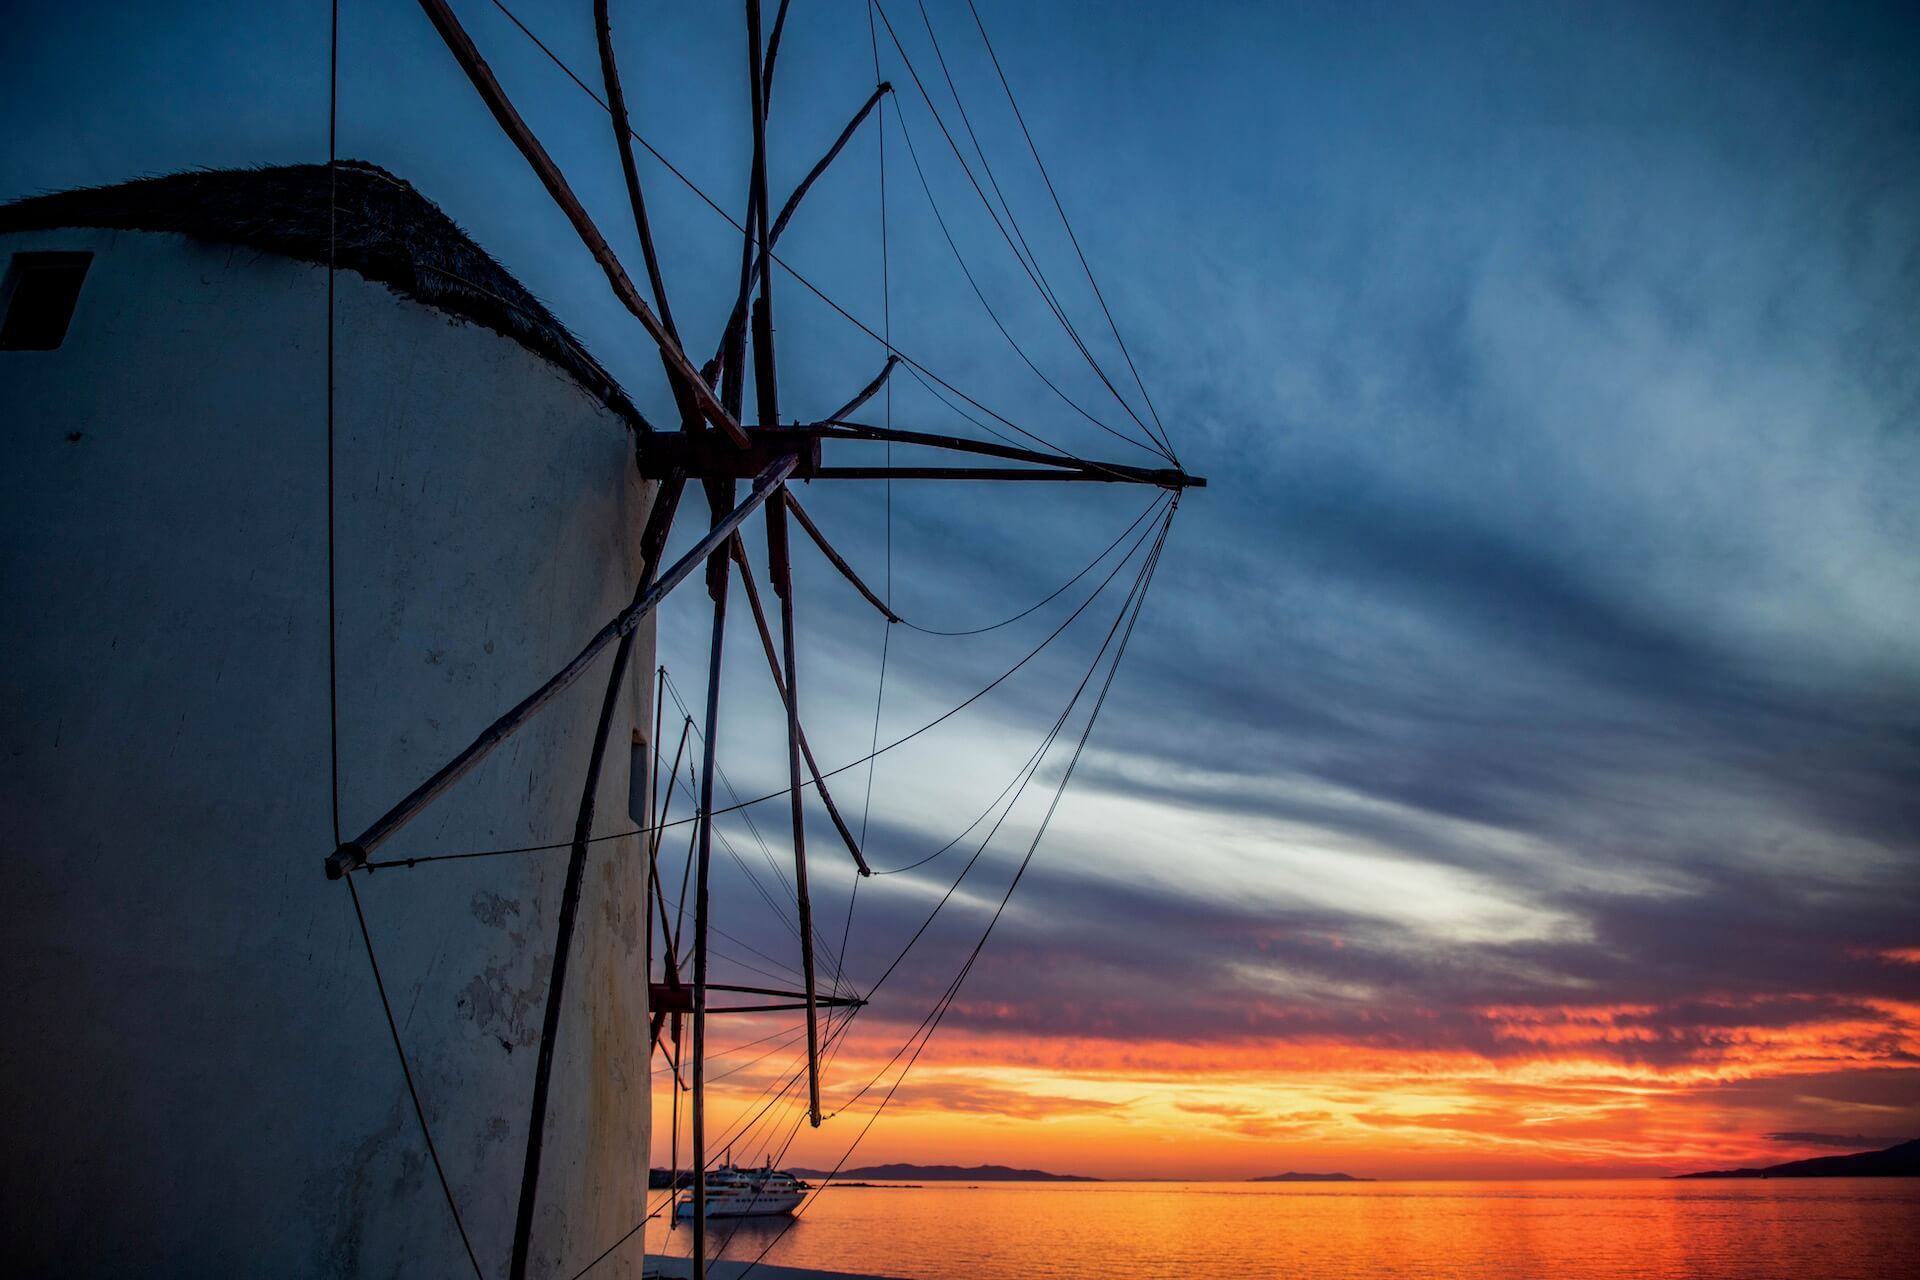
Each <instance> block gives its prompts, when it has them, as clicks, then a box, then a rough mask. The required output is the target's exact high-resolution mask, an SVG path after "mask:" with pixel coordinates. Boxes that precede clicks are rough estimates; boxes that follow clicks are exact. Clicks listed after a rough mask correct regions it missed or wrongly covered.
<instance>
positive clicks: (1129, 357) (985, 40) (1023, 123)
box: [967, 0, 1180, 467]
mask: <svg viewBox="0 0 1920 1280" xmlns="http://www.w3.org/2000/svg"><path fill="white" fill-rule="evenodd" d="M967 9H968V10H969V11H970V12H971V13H972V14H973V24H974V25H975V26H976V27H978V28H979V29H980V41H981V43H982V44H984V45H986V47H987V57H989V58H991V59H992V60H993V70H994V73H995V74H996V75H998V76H999V77H1000V87H1001V88H1002V89H1004V90H1006V93H1007V105H1008V106H1010V107H1012V108H1013V118H1014V119H1015V120H1017V121H1019V123H1020V132H1021V133H1022V134H1023V135H1025V137H1026V140H1027V150H1028V151H1030V152H1032V153H1033V163H1034V165H1035V166H1036V167H1037V168H1038V169H1039V170H1040V178H1041V180H1042V181H1043V182H1045V183H1046V184H1047V194H1048V195H1049V196H1052V197H1053V207H1054V210H1055V211H1056V212H1057V213H1059V215H1060V225H1061V226H1063V227H1065V228H1066V229H1067V239H1068V240H1069V241H1071V242H1072V244H1073V251H1074V253H1075V254H1076V255H1077V256H1078V257H1079V259H1080V268H1081V270H1083V271H1085V272H1086V273H1087V283H1088V284H1089V285H1091V286H1093V296H1094V297H1095V298H1096V299H1098V300H1099V303H1100V311H1101V313H1102V314H1103V315H1105V316H1106V318H1107V328H1109V329H1111V330H1112V331H1113V340H1114V341H1115V342H1116V343H1118V344H1119V346H1120V354H1121V355H1122V356H1124V357H1125V358H1126V361H1127V369H1128V370H1129V371H1130V372H1131V373H1132V374H1133V382H1134V385H1135V386H1137V387H1139V388H1140V398H1141V399H1143V400H1145V401H1146V402H1147V412H1148V414H1150V415H1151V416H1152V418H1153V424H1154V425H1155V426H1156V427H1158V428H1159V429H1160V435H1159V440H1160V443H1161V444H1163V445H1164V446H1166V450H1167V454H1168V456H1169V457H1170V458H1172V460H1173V465H1174V466H1176V467H1177V466H1179V465H1180V459H1179V456H1178V455H1177V454H1175V452H1174V448H1173V441H1172V440H1171V439H1169V438H1168V436H1167V427H1166V424H1165V423H1163V422H1161V421H1160V411H1159V410H1158V409H1157V408H1155V407H1154V404H1153V396H1152V394H1151V393H1150V392H1148V390H1147V384H1146V383H1145V382H1144V381H1142V380H1141V378H1140V370H1139V369H1138V368H1137V367H1136V366H1135V365H1134V363H1133V353H1132V352H1131V351H1129V350H1127V340H1126V339H1125V338H1123V337H1121V336H1120V326H1119V325H1117V324H1115V323H1114V320H1113V312H1112V311H1110V310H1108V308H1107V299H1106V295H1105V294H1103V293H1101V292H1100V282H1099V281H1098V280H1095V279H1094V278H1093V268H1092V267H1091V266H1089V265H1088V263H1087V255H1086V253H1085V252H1083V251H1082V250H1081V248H1080V237H1079V236H1077V235H1075V234H1074V233H1073V222H1072V221H1071V220H1070V219H1069V218H1068V217H1067V210H1066V208H1065V206H1063V205H1062V204H1061V203H1060V193H1059V192H1058V191H1056V190H1054V186H1053V177H1052V175H1051V174H1049V173H1048V172H1047V162H1046V161H1044V160H1042V159H1041V158H1040V148H1039V147H1038V146H1036V145H1035V144H1034V141H1033V132H1032V131H1031V130H1030V129H1028V128H1027V118H1026V116H1025V115H1023V114H1022V113H1021V111H1020V104H1019V103H1018V102H1017V101H1015V100H1014V96H1013V86H1012V85H1011V84H1009V83H1008V82H1007V73H1006V71H1005V70H1004V69H1002V68H1001V66H1000V55H999V54H998V53H996V52H994V48H993V40H992V38H991V37H990V36H988V35H987V25H986V23H984V22H982V21H981V20H980V10H979V9H977V8H975V7H974V3H973V0H967ZM1141 425H1142V426H1143V427H1144V426H1145V424H1144V423H1142V424H1141Z"/></svg>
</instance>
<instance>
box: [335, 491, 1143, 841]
mask: <svg viewBox="0 0 1920 1280" xmlns="http://www.w3.org/2000/svg"><path fill="white" fill-rule="evenodd" d="M1151 532H1152V527H1151V526H1149V527H1148V529H1147V530H1145V531H1144V532H1142V533H1141V535H1140V536H1139V537H1138V538H1136V539H1135V541H1134V544H1133V547H1132V548H1130V549H1129V550H1128V552H1127V554H1126V555H1125V556H1122V557H1121V559H1120V561H1119V562H1118V563H1117V564H1115V565H1114V567H1113V568H1112V569H1111V570H1110V571H1109V572H1108V573H1107V576H1106V577H1105V578H1102V579H1101V580H1100V583H1099V585H1097V586H1096V587H1094V589H1093V591H1092V592H1091V593H1090V594H1089V595H1088V596H1087V598H1086V599H1085V600H1083V601H1081V602H1080V603H1079V604H1078V605H1077V606H1075V607H1074V610H1073V612H1072V613H1070V614H1068V615H1067V616H1066V618H1065V619H1064V620H1063V621H1062V622H1061V623H1060V625H1058V626H1057V627H1055V628H1054V629H1053V630H1052V631H1050V632H1048V633H1047V635H1046V636H1045V637H1044V638H1043V639H1042V640H1041V641H1040V643H1039V644H1037V645H1035V646H1034V647H1033V648H1032V649H1030V650H1028V651H1027V653H1026V655H1025V656H1024V657H1022V658H1021V659H1020V660H1019V661H1018V662H1015V663H1014V664H1013V665H1012V666H1011V667H1008V668H1007V669H1006V670H1005V671H1003V672H1001V673H1000V674H999V675H997V676H995V677H994V678H993V679H992V680H990V681H989V682H987V683H986V684H985V685H983V686H982V687H981V688H980V689H978V690H977V691H975V692H974V693H973V694H971V695H970V696H968V697H967V698H965V699H964V700H962V701H961V702H959V703H958V704H956V705H955V706H953V707H950V708H949V709H947V710H946V711H943V712H941V713H940V714H939V715H937V716H935V717H934V718H933V719H931V720H929V721H927V722H926V723H925V724H923V725H921V726H920V727H919V728H917V729H914V730H913V731H912V732H910V733H906V734H903V735H901V736H900V737H898V738H895V739H894V740H893V741H891V742H889V743H887V744H885V745H884V746H882V747H881V748H880V749H879V750H878V751H874V752H871V753H869V754H868V755H864V756H861V757H859V758H858V759H855V760H849V761H847V762H846V763H845V764H843V765H840V766H838V767H836V768H833V769H828V770H826V771H825V772H824V773H822V774H821V776H822V777H826V778H833V777H838V776H839V775H840V774H843V773H846V772H847V771H848V770H850V769H857V768H859V767H860V766H861V765H863V764H865V763H866V762H867V761H869V760H871V759H873V758H874V757H876V756H882V755H885V754H886V753H887V752H889V751H892V750H894V749H895V748H896V747H902V746H905V745H906V744H907V743H909V742H911V741H913V740H914V739H915V738H918V737H920V736H921V735H922V734H924V733H927V732H929V731H930V730H932V729H934V728H936V727H938V726H939V725H941V724H943V723H945V722H946V721H948V720H951V719H952V718H953V717H954V716H956V715H959V714H960V713H961V712H962V711H965V710H966V709H967V708H968V707H970V706H972V705H973V704H974V703H976V702H978V701H980V699H982V698H984V697H986V696H987V695H988V694H989V693H991V692H993V691H994V690H995V689H997V688H999V687H1000V686H1001V685H1002V684H1004V683H1006V682H1007V681H1008V680H1010V679H1012V678H1013V676H1014V675H1016V674H1017V673H1018V672H1019V671H1020V670H1021V669H1022V668H1024V667H1025V666H1026V665H1027V664H1028V663H1030V662H1032V661H1033V660H1034V659H1035V658H1037V657H1039V656H1040V654H1041V653H1042V652H1043V651H1045V650H1046V649H1047V648H1048V646H1050V645H1051V644H1052V643H1053V642H1054V641H1055V640H1057V639H1058V638H1059V637H1060V635H1061V633H1063V632H1064V631H1066V629H1067V628H1068V627H1070V626H1072V625H1073V623H1074V622H1075V621H1076V620H1078V619H1079V617H1080V615H1081V614H1083V613H1085V612H1086V611H1087V609H1088V607H1090V606H1091V605H1092V604H1093V602H1094V601H1095V600H1098V599H1099V598H1100V596H1101V595H1102V594H1104V593H1105V591H1106V589H1107V587H1109V586H1110V585H1112V583H1113V580H1114V578H1115V577H1116V576H1118V574H1119V572H1120V570H1121V569H1122V568H1124V567H1125V565H1126V563H1127V561H1129V560H1131V559H1132V558H1133V553H1134V552H1135V551H1137V550H1138V549H1139V547H1140V544H1141V543H1143V542H1145V541H1146V539H1147V536H1148V535H1149V534H1151ZM1095 563H1098V562H1097V561H1096V562H1095ZM802 785H803V786H806V785H811V784H810V783H803V784H802ZM787 791H788V788H785V787H782V788H781V789H780V790H778V791H769V792H767V793H766V794H765V795H760V796H755V797H754V798H753V799H751V800H742V801H740V802H739V803H737V804H733V805H729V806H726V807H725V808H720V809H715V810H714V811H713V816H714V817H716V818H717V817H721V816H724V815H725V814H729V813H735V812H738V811H739V810H742V809H750V808H752V807H753V806H755V805H759V804H765V803H766V802H767V801H769V800H777V799H779V798H780V797H782V796H784V795H786V794H787ZM697 821H699V815H698V814H695V815H693V816H692V817H687V818H679V819H676V820H675V821H673V822H662V823H661V824H660V825H659V828H658V829H659V830H662V831H665V830H670V829H672V828H674V827H682V826H687V825H689V824H691V823H695V822H697ZM638 834H640V829H639V828H636V829H635V830H632V831H616V832H613V833H611V834H610V835H605V836H597V837H595V839H596V840H617V839H621V838H624V837H626V836H632V835H638ZM571 847H572V842H571V841H560V842H558V843H553V844H539V845H515V846H510V847H507V848H501V849H475V850H467V851H463V852H458V853H436V854H421V855H419V856H417V857H412V858H404V859H393V860H390V861H385V862H380V863H372V862H370V863H368V864H367V867H368V869H369V870H372V869H375V868H376V867H378V868H382V869H384V868H388V867H414V866H419V865H425V864H427V863H431V862H449V861H455V860H459V859H471V858H499V857H507V856H511V855H516V854H524V853H545V852H548V851H551V850H554V849H566V848H571Z"/></svg>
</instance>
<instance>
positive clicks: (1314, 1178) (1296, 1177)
mask: <svg viewBox="0 0 1920 1280" xmlns="http://www.w3.org/2000/svg"><path fill="white" fill-rule="evenodd" d="M1247 1181H1248V1182H1372V1181H1373V1179H1372V1178H1356V1177H1354V1176H1353V1175H1352V1174H1350V1173H1270V1174H1268V1175H1267V1176H1266V1177H1264V1178H1248V1179H1247Z"/></svg>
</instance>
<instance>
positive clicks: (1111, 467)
mask: <svg viewBox="0 0 1920 1280" xmlns="http://www.w3.org/2000/svg"><path fill="white" fill-rule="evenodd" d="M747 437H748V441H749V444H748V447H747V448H746V449H744V450H740V449H731V448H724V449H723V448H717V447H715V446H714V445H713V444H712V443H710V442H709V440H708V438H707V437H706V436H704V435H702V436H691V437H690V436H688V435H687V433H686V432H683V431H655V432H653V433H652V434H651V435H648V436H647V437H646V438H645V440H644V441H642V442H641V444H640V474H641V475H642V476H645V477H647V478H648V479H654V478H657V477H659V476H663V475H665V474H666V473H667V472H668V471H670V470H671V469H673V468H674V467H683V468H685V469H686V471H687V474H688V475H691V476H703V477H704V476H713V475H719V476H732V477H734V478H736V479H738V478H741V477H744V476H747V475H751V474H753V473H754V472H755V470H757V469H758V468H759V467H761V466H764V465H765V462H766V460H768V459H771V458H773V457H775V456H777V455H779V454H782V453H798V454H799V455H800V459H801V461H800V464H799V466H798V467H796V468H795V470H794V473H793V474H794V478H795V479H797V480H875V479H881V478H883V477H891V478H893V479H901V480H1040V481H1047V480H1052V481H1067V482H1075V481H1079V482H1085V481H1094V482H1106V483H1109V484H1144V485H1152V486H1153V487H1155V488H1158V489H1171V490H1174V491H1175V492H1178V491H1180V490H1183V489H1204V488H1206V487H1207V482H1206V479H1205V478H1204V477H1202V476H1196V475H1189V474H1188V473H1187V472H1185V471H1181V470H1179V469H1178V468H1174V467H1136V466H1132V465H1130V464H1128V463H1124V462H1101V461H1094V460H1088V459H1082V458H1073V457H1068V456H1067V455H1065V454H1058V453H1046V452H1043V451H1041V450H1038V449H1022V448H1019V447H1017V446H1014V445H1005V444H997V443H994V442H992V441H987V440H969V439H967V438H965V437H964V436H947V435H936V434H934V433H931V432H926V431H900V430H895V429H893V428H889V427H875V426H869V425H867V424H865V423H853V422H819V423H814V424H812V425H810V426H800V427H749V428H748V429H747ZM835 440H851V441H872V442H891V443H893V444H906V445H917V446H921V447H924V448H928V449H940V450H945V451H947V452H950V453H965V454H973V455H977V456H980V457H987V458H1003V459H1005V460H1007V461H1009V462H1024V463H1031V464H1033V465H1032V466H1029V467H1025V468H1019V469H1016V468H1011V467H983V468H962V467H919V466H895V467H890V468H883V467H868V466H861V467H828V466H824V465H823V464H822V458H823V455H824V451H825V446H826V444H827V443H829V442H831V441H835Z"/></svg>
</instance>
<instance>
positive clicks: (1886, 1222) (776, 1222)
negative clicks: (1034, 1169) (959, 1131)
mask: <svg viewBox="0 0 1920 1280" xmlns="http://www.w3.org/2000/svg"><path fill="white" fill-rule="evenodd" d="M655 1195H656V1198H658V1197H660V1196H663V1195H664V1193H660V1192H656V1193H655ZM690 1240H691V1233H690V1232H689V1230H688V1229H687V1226H686V1224H685V1223H684V1222H683V1223H681V1224H679V1225H678V1226H677V1227H675V1228H673V1229H672V1230H669V1229H668V1226H667V1223H666V1220H665V1217H664V1215H663V1216H662V1217H660V1218H656V1219H655V1220H654V1221H652V1222H651V1223H649V1224H648V1229H647V1250H648V1252H649V1253H653V1254H668V1255H674V1256H680V1257H684V1256H686V1254H687V1253H688V1251H689V1245H690ZM716 1247H718V1248H721V1249H722V1250H723V1252H722V1253H721V1254H720V1256H721V1257H723V1258H725V1259H728V1260H734V1259H738V1260H741V1261H748V1260H752V1259H754V1258H757V1257H758V1258H763V1259H764V1261H766V1262H768V1263H773V1264H778V1265H782V1266H789V1267H808V1268H816V1269H820V1270H828V1271H841V1272H854V1273H861V1274H867V1275H878V1276H898V1277H905V1278H908V1280H962V1278H963V1277H964V1278H965V1280H1034V1278H1036V1277H1059V1278H1061V1280H1069V1278H1070V1280H1083V1278H1084V1280H1092V1278H1093V1277H1127V1276H1147V1277H1160V1276H1164V1277H1169V1278H1171V1277H1179V1278H1180V1280H1227V1277H1233V1278H1235V1280H1240V1278H1241V1277H1248V1276H1276V1277H1278V1276H1285V1277H1290V1278H1292V1280H1387V1278H1388V1277H1392V1278H1393V1280H1469V1278H1471V1280H1484V1278H1486V1277H1506V1276H1514V1277H1541V1278H1542V1280H1627V1278H1629V1277H1632V1278H1633V1280H1654V1278H1656V1277H1689V1278H1692V1277H1699V1278H1702V1280H1775V1278H1778V1280H1895V1278H1896V1277H1897V1278H1898V1280H1914V1277H1920V1179H1907V1178H1830V1179H1827V1178H1820V1179H1766V1180H1756V1181H1685V1182H1675V1181H1654V1180H1631V1181H1598V1180H1596V1181H1553V1182H1367V1183H1350V1184H1340V1183H1289V1184H1274V1183H1236V1182H1187V1183H1182V1182H1098V1183H1024V1182H999V1183H980V1184H969V1183H952V1182H949V1183H927V1184H923V1185H919V1186H902V1185H895V1184H876V1185H873V1186H864V1187H827V1188H826V1189H824V1190H822V1191H821V1192H820V1193H819V1194H817V1195H815V1196H814V1197H813V1198H812V1200H811V1201H810V1202H809V1203H808V1204H807V1206H806V1207H805V1209H804V1211H803V1212H802V1213H801V1214H800V1215H799V1216H798V1217H797V1218H795V1219H792V1220H786V1219H754V1220H740V1221H716V1222H714V1223H713V1233H712V1237H711V1242H710V1245H709V1249H710V1251H711V1250H712V1249H713V1248H716Z"/></svg>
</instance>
